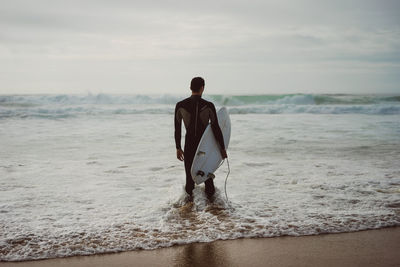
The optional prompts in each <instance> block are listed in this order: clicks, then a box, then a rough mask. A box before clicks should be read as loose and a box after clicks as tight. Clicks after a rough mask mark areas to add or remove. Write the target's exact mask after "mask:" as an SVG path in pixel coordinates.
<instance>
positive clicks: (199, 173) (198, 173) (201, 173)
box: [196, 170, 204, 177]
mask: <svg viewBox="0 0 400 267" xmlns="http://www.w3.org/2000/svg"><path fill="white" fill-rule="evenodd" d="M196 175H200V176H201V177H203V176H204V172H203V171H200V170H199V171H198V172H197V173H196Z"/></svg>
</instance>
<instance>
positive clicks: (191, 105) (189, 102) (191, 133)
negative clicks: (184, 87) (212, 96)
mask: <svg viewBox="0 0 400 267" xmlns="http://www.w3.org/2000/svg"><path fill="white" fill-rule="evenodd" d="M204 85H205V83H204V79H203V78H201V77H195V78H193V79H192V81H191V83H190V89H191V90H192V95H191V96H190V97H188V98H186V99H184V100H182V101H180V102H178V103H177V104H176V107H175V144H176V157H177V158H178V159H179V160H180V161H184V163H185V171H186V185H185V190H186V192H187V193H188V195H189V200H191V201H192V200H193V196H192V191H193V189H194V181H193V179H192V175H191V173H190V169H191V168H192V163H193V158H194V154H195V153H196V149H197V146H198V145H199V142H200V139H201V137H202V135H203V132H204V130H205V129H206V127H207V125H208V124H209V122H210V123H211V128H212V131H213V133H214V136H215V138H216V140H217V142H218V144H219V146H220V150H221V156H222V158H223V159H225V158H227V157H228V156H227V154H226V150H225V145H224V138H223V136H222V132H221V128H220V127H219V125H218V118H217V113H216V111H215V106H214V104H213V103H211V102H209V101H206V100H204V99H202V98H201V96H202V94H203V91H204ZM182 120H183V122H184V124H185V128H186V135H185V148H184V151H182V148H181V129H182V126H181V125H182ZM205 185H206V188H205V192H206V195H207V197H208V198H209V199H211V198H212V196H213V195H214V193H215V188H214V182H213V179H212V178H209V179H208V180H206V181H205Z"/></svg>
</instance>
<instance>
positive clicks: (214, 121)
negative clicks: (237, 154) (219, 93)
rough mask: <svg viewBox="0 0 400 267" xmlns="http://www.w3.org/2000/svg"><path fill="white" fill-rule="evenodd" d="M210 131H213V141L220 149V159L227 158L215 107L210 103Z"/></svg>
mask: <svg viewBox="0 0 400 267" xmlns="http://www.w3.org/2000/svg"><path fill="white" fill-rule="evenodd" d="M211 111H212V112H211V116H210V120H211V129H212V130H213V133H214V136H215V139H217V142H218V143H219V146H220V149H221V156H222V158H223V159H224V158H227V157H228V156H227V155H226V150H225V143H224V137H223V135H222V131H221V128H220V127H219V124H218V117H217V112H216V111H215V106H214V104H213V103H211Z"/></svg>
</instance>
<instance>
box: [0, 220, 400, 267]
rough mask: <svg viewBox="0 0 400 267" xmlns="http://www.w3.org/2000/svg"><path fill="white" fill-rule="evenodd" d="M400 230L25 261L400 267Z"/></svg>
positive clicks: (44, 263) (46, 266)
mask: <svg viewBox="0 0 400 267" xmlns="http://www.w3.org/2000/svg"><path fill="white" fill-rule="evenodd" d="M399 251H400V227H390V228H382V229H377V230H365V231H358V232H350V233H335V234H322V235H314V236H298V237H293V236H283V237H269V238H250V239H249V238H243V239H234V240H217V241H214V242H210V243H191V244H186V245H179V246H172V247H167V248H159V249H155V250H136V251H127V252H119V253H108V254H96V255H90V256H71V257H65V258H52V259H43V260H29V261H20V262H0V266H2V267H3V266H4V267H14V266H18V267H25V266H27V267H28V266H29V267H31V266H43V267H50V266H98V267H101V266H111V265H116V266H208V267H213V266H341V267H342V266H399V265H400V253H399Z"/></svg>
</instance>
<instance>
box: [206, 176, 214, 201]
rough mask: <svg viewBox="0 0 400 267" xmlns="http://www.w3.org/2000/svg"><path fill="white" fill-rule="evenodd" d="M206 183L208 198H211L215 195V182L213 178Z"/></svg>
mask: <svg viewBox="0 0 400 267" xmlns="http://www.w3.org/2000/svg"><path fill="white" fill-rule="evenodd" d="M204 183H205V185H206V189H205V191H206V195H207V197H208V198H211V197H212V196H213V195H214V193H215V187H214V181H213V179H212V178H209V179H207V180H206V181H205V182H204Z"/></svg>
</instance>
